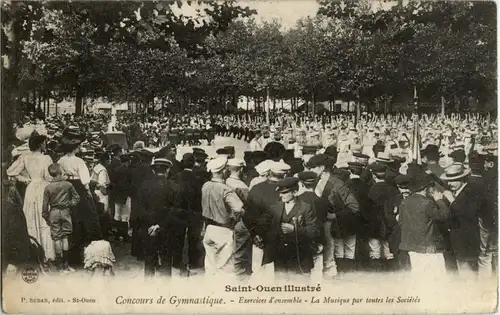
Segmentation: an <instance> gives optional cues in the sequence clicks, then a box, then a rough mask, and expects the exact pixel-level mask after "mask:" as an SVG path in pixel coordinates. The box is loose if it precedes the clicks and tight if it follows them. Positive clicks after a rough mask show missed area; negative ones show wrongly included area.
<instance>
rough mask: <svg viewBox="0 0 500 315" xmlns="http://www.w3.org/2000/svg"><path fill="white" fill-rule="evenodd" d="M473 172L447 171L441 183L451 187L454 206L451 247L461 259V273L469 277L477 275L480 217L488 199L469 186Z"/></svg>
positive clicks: (456, 166)
mask: <svg viewBox="0 0 500 315" xmlns="http://www.w3.org/2000/svg"><path fill="white" fill-rule="evenodd" d="M468 175H469V171H468V170H466V169H465V167H464V166H463V165H462V164H452V165H451V166H449V167H448V168H446V169H445V173H444V174H443V175H441V179H442V180H444V181H446V182H447V183H448V185H449V186H450V189H451V193H449V192H445V193H444V196H445V197H446V199H448V201H449V202H450V208H451V212H452V225H451V226H450V227H451V231H450V237H451V245H452V247H453V251H454V253H455V257H456V259H457V266H458V272H459V274H461V275H468V274H470V273H475V272H476V271H477V267H478V266H477V263H478V258H479V250H480V233H479V215H480V213H484V210H483V209H484V208H485V207H486V198H485V196H484V194H483V193H480V192H478V191H477V190H476V189H475V187H474V186H473V185H469V184H467V176H468Z"/></svg>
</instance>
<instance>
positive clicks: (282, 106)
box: [281, 99, 284, 110]
mask: <svg viewBox="0 0 500 315" xmlns="http://www.w3.org/2000/svg"><path fill="white" fill-rule="evenodd" d="M283 109H284V105H283V99H281V110H283Z"/></svg>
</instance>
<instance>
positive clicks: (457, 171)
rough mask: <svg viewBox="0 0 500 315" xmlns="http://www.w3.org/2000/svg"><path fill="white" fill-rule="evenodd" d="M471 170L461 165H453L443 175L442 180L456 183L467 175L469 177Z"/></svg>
mask: <svg viewBox="0 0 500 315" xmlns="http://www.w3.org/2000/svg"><path fill="white" fill-rule="evenodd" d="M469 173H470V170H469V169H466V168H465V166H464V165H463V164H461V163H453V164H452V165H450V166H449V167H447V168H446V169H445V170H444V174H443V175H441V179H442V180H444V181H454V180H459V179H462V178H464V177H466V176H467V175H469Z"/></svg>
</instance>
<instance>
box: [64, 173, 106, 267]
mask: <svg viewBox="0 0 500 315" xmlns="http://www.w3.org/2000/svg"><path fill="white" fill-rule="evenodd" d="M68 182H70V183H71V184H72V185H73V186H74V187H75V190H76V192H77V193H78V195H80V202H79V203H78V205H77V206H76V208H75V209H74V211H73V212H72V213H71V220H72V224H73V232H72V233H71V234H70V236H69V239H68V241H69V250H68V264H70V265H71V266H74V267H81V266H83V250H84V248H85V247H86V246H87V245H89V244H90V243H91V242H92V241H97V240H100V239H102V230H101V226H100V224H99V215H98V213H97V209H96V206H95V203H94V199H93V197H92V196H91V195H89V193H88V191H87V190H86V189H85V186H83V184H82V182H81V181H80V180H79V179H78V180H68Z"/></svg>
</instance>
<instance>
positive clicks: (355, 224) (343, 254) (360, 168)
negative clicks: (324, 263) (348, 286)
mask: <svg viewBox="0 0 500 315" xmlns="http://www.w3.org/2000/svg"><path fill="white" fill-rule="evenodd" d="M348 165H349V172H350V176H349V179H348V180H347V181H346V182H345V185H346V186H347V187H348V188H349V189H350V190H351V191H352V193H353V194H354V196H355V197H356V200H357V201H358V204H359V214H355V213H353V212H350V211H348V212H345V215H343V216H342V215H339V216H338V219H337V221H338V222H339V225H341V226H344V230H345V234H348V236H347V237H345V238H344V246H343V248H339V249H338V250H337V251H336V253H335V259H336V260H337V268H338V269H339V271H353V270H354V269H355V267H356V266H355V260H358V258H359V257H356V250H355V249H356V248H359V246H358V243H359V242H360V240H361V239H362V237H361V239H360V238H359V237H358V236H359V235H358V234H359V233H360V232H361V231H362V228H361V227H362V226H361V217H362V216H363V215H366V213H367V211H369V208H370V202H369V198H368V193H369V191H370V186H369V185H368V183H367V182H366V180H363V179H362V178H361V176H362V175H363V174H364V171H365V166H364V164H363V163H359V162H348Z"/></svg>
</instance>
